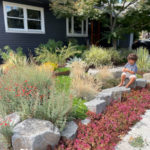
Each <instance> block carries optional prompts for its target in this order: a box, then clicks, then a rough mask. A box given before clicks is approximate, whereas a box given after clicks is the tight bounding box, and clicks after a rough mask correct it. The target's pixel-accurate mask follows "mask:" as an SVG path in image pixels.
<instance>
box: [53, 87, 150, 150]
mask: <svg viewBox="0 0 150 150" xmlns="http://www.w3.org/2000/svg"><path fill="white" fill-rule="evenodd" d="M147 109H150V91H149V89H142V90H132V92H131V93H129V94H127V95H124V96H123V99H122V100H121V101H114V102H113V103H111V105H109V106H108V107H107V109H106V111H105V112H104V113H103V114H98V115H96V114H95V113H92V112H88V113H87V115H88V117H89V118H90V119H91V123H89V124H88V125H87V126H86V125H83V124H82V123H81V122H79V123H78V125H79V129H78V134H77V138H76V139H74V140H73V141H71V140H65V141H64V140H61V141H60V143H59V146H58V147H57V148H56V149H58V150H63V149H64V150H66V149H67V150H76V149H78V150H97V149H101V150H114V149H115V146H116V144H117V143H118V142H119V141H120V140H121V137H122V136H124V135H125V134H127V132H128V131H129V130H130V128H131V127H132V126H133V125H134V124H135V123H136V122H138V121H139V120H140V119H141V115H142V114H144V113H145V111H146V110H147Z"/></svg>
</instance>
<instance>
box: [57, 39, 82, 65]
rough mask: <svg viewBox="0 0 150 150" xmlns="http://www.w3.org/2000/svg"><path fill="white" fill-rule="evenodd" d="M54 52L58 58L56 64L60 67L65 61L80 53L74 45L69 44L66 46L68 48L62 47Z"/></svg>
mask: <svg viewBox="0 0 150 150" xmlns="http://www.w3.org/2000/svg"><path fill="white" fill-rule="evenodd" d="M56 52H57V57H58V64H60V65H64V64H65V63H66V60H67V59H69V58H70V57H74V56H75V55H76V54H80V51H78V50H77V49H76V45H72V43H71V42H70V43H69V44H68V46H64V47H62V48H61V49H58V50H57V51H56Z"/></svg>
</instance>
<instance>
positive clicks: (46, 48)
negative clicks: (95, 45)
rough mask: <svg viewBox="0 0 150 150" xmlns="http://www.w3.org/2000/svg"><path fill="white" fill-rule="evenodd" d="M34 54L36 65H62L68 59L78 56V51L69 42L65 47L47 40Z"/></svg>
mask: <svg viewBox="0 0 150 150" xmlns="http://www.w3.org/2000/svg"><path fill="white" fill-rule="evenodd" d="M51 45H52V46H51ZM35 53H36V55H37V56H36V57H35V60H36V62H37V63H40V64H41V63H45V62H53V63H57V64H60V65H64V64H65V63H66V60H67V59H68V58H70V57H73V56H75V55H76V54H79V53H80V51H78V50H77V48H76V45H72V43H71V42H69V44H68V45H67V46H62V43H61V42H60V41H58V42H55V41H54V40H49V42H48V43H47V44H46V45H44V44H42V45H40V46H39V47H38V48H36V49H35Z"/></svg>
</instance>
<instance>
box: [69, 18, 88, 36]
mask: <svg viewBox="0 0 150 150" xmlns="http://www.w3.org/2000/svg"><path fill="white" fill-rule="evenodd" d="M81 30H82V31H81V33H75V32H74V17H73V16H72V17H71V32H72V33H70V32H69V18H66V32H67V33H66V34H67V36H68V37H88V19H86V33H84V20H82V29H81Z"/></svg>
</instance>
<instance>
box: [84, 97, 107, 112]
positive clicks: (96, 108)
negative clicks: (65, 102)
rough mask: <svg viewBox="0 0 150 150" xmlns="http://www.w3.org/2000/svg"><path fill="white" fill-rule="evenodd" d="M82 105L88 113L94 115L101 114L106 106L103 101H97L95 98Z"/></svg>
mask: <svg viewBox="0 0 150 150" xmlns="http://www.w3.org/2000/svg"><path fill="white" fill-rule="evenodd" d="M84 104H85V105H86V106H87V108H88V110H89V111H91V112H94V113H96V114H100V113H102V112H103V111H104V110H105V108H106V105H107V103H106V101H105V100H99V99H97V98H95V99H94V100H92V101H89V102H86V103H84Z"/></svg>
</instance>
